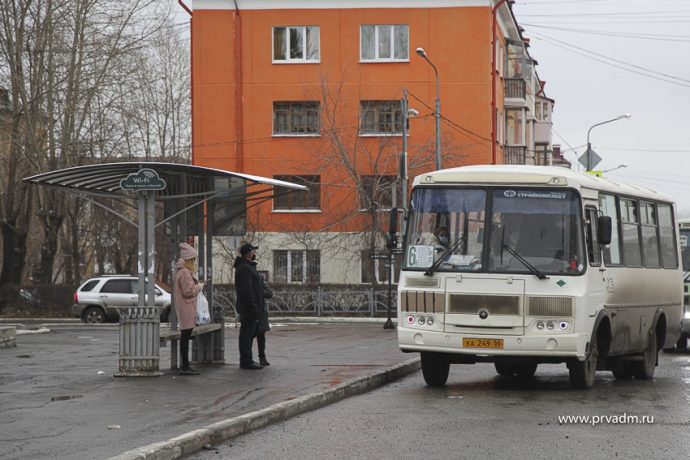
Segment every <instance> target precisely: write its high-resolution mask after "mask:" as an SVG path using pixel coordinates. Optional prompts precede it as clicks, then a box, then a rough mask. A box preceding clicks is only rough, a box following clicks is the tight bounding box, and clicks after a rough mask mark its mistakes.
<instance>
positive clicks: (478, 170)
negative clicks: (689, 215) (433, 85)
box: [412, 165, 674, 203]
mask: <svg viewBox="0 0 690 460" xmlns="http://www.w3.org/2000/svg"><path fill="white" fill-rule="evenodd" d="M441 184H443V185H450V184H459V185H460V184H462V185H465V184H475V185H525V186H542V187H543V186H552V187H565V186H567V187H572V188H575V189H578V190H579V189H582V188H588V189H593V190H600V191H603V192H611V193H617V194H621V195H632V196H637V197H642V198H649V199H653V200H659V201H666V202H669V203H672V202H673V201H674V200H673V199H672V198H671V197H669V196H667V195H664V194H662V193H659V192H657V191H654V190H651V189H648V188H646V187H641V186H639V185H632V184H626V183H623V182H617V181H612V180H610V179H606V178H604V177H598V176H595V175H594V174H588V173H582V172H577V171H573V170H572V169H567V168H563V167H560V166H529V165H474V166H460V167H457V168H448V169H441V170H438V171H431V172H428V173H424V174H420V175H419V176H417V177H415V178H414V181H413V183H412V186H413V187H418V186H421V185H441Z"/></svg>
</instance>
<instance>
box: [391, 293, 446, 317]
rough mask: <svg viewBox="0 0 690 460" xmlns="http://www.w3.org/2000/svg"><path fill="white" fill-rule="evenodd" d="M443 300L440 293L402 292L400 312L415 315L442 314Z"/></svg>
mask: <svg viewBox="0 0 690 460" xmlns="http://www.w3.org/2000/svg"><path fill="white" fill-rule="evenodd" d="M445 307H446V305H445V298H444V294H443V293H442V292H422V291H402V293H401V295H400V310H401V311H405V312H417V313H443V311H444V310H445Z"/></svg>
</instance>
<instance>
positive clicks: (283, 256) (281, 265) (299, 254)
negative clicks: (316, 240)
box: [273, 250, 321, 284]
mask: <svg viewBox="0 0 690 460" xmlns="http://www.w3.org/2000/svg"><path fill="white" fill-rule="evenodd" d="M273 280H274V282H276V283H295V284H312V283H318V282H320V281H321V251H316V250H309V251H304V250H281V251H273Z"/></svg>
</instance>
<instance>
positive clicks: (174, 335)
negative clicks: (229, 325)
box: [160, 323, 223, 347]
mask: <svg viewBox="0 0 690 460" xmlns="http://www.w3.org/2000/svg"><path fill="white" fill-rule="evenodd" d="M222 327H223V325H222V324H218V323H213V324H204V325H203V326H196V327H195V328H194V329H192V337H196V336H197V335H202V334H207V333H209V332H213V331H218V330H220V329H221V328H222ZM180 334H181V332H180V330H179V329H177V330H174V331H173V330H171V329H164V328H162V327H161V331H160V341H161V347H165V346H167V343H168V342H169V341H171V340H180Z"/></svg>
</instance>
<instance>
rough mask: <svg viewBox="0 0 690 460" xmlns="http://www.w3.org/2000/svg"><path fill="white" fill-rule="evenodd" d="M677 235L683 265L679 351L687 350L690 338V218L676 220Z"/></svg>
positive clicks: (677, 345)
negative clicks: (678, 235) (678, 236)
mask: <svg viewBox="0 0 690 460" xmlns="http://www.w3.org/2000/svg"><path fill="white" fill-rule="evenodd" d="M678 233H679V234H680V255H681V261H682V265H683V294H684V299H683V308H684V311H683V319H682V320H681V323H680V339H678V343H677V344H676V348H677V349H678V350H681V351H687V349H688V336H690V218H684V219H679V220H678Z"/></svg>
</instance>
